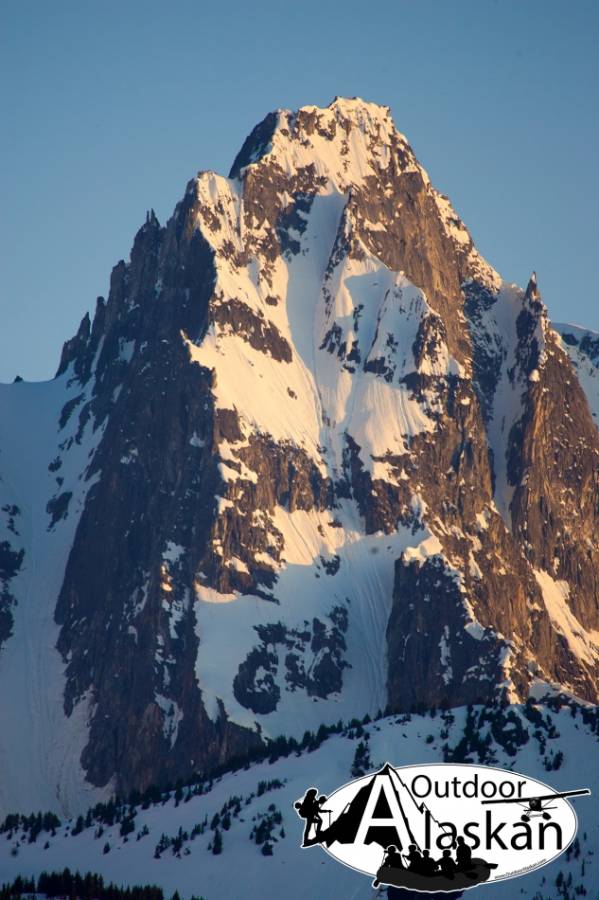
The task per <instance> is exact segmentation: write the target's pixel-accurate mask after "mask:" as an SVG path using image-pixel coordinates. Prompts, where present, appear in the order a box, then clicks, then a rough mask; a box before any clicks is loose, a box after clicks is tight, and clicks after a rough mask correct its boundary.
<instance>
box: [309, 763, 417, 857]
mask: <svg viewBox="0 0 599 900" xmlns="http://www.w3.org/2000/svg"><path fill="white" fill-rule="evenodd" d="M381 780H384V781H385V783H384V784H382V783H381ZM387 792H390V795H391V796H392V797H394V798H395V800H396V801H397V807H398V808H399V811H400V817H399V819H398V818H397V816H395V817H394V815H393V810H392V809H391V805H390V802H389V799H388V797H389V794H388V793H387ZM371 798H372V799H371ZM424 810H425V807H424V805H423V804H421V803H417V802H416V800H415V799H414V797H413V796H412V794H411V792H410V791H409V789H408V788H407V787H406V785H405V784H404V782H403V781H402V780H401V778H400V777H399V775H398V774H397V772H396V770H395V769H394V768H393V766H391V765H389V763H386V764H385V765H384V766H383V768H382V769H380V770H379V771H378V772H375V774H374V775H372V776H371V777H370V778H369V779H368V781H367V782H366V783H365V784H364V785H363V786H362V787H361V788H360V789H359V790H358V792H357V794H356V795H355V797H354V798H353V800H351V802H350V803H348V804H347V806H346V808H345V809H344V810H343V811H342V812H341V814H340V815H339V816H338V817H337V818H336V819H335V821H334V822H333V823H332V824H331V825H330V826H329V827H328V828H326V829H323V830H322V831H321V832H320V834H319V835H318V838H319V842H320V843H322V844H325V845H326V846H327V847H330V846H331V844H333V843H334V842H335V841H337V842H338V843H340V844H353V843H355V842H356V839H357V837H358V834H359V831H360V826H361V825H362V821H363V819H364V815H365V813H366V812H367V811H369V812H370V815H371V816H372V817H373V818H374V819H389V820H391V819H393V820H394V822H393V824H392V825H376V824H373V825H372V826H371V827H370V828H368V830H367V832H366V834H365V837H364V843H365V844H372V843H377V844H380V846H381V847H382V848H385V847H388V846H389V845H391V844H393V845H395V846H397V847H400V849H401V848H407V847H409V846H410V845H411V844H416V845H417V846H421V845H422V843H423V842H424V827H425V823H424Z"/></svg>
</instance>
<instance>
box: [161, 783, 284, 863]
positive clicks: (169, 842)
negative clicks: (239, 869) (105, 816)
mask: <svg viewBox="0 0 599 900" xmlns="http://www.w3.org/2000/svg"><path fill="white" fill-rule="evenodd" d="M283 786H284V782H283V781H281V780H280V779H279V778H272V779H270V780H263V781H259V782H258V787H257V788H256V790H255V791H252V792H251V793H250V794H248V795H247V796H246V797H241V796H238V795H237V794H234V795H233V796H232V797H229V798H228V799H227V800H225V802H224V803H223V805H222V807H221V809H220V810H219V811H218V812H215V813H214V815H213V816H212V819H211V821H210V823H208V818H207V817H204V820H203V821H202V822H198V823H197V824H196V825H194V827H193V828H192V829H191V831H186V830H184V829H183V828H179V830H178V831H177V833H176V834H174V835H167V834H162V835H161V837H160V840H159V841H158V843H157V844H156V848H155V850H154V859H160V857H161V856H162V854H163V853H164V852H165V851H166V850H170V851H171V853H172V854H173V856H177V857H179V858H180V857H181V854H182V853H183V854H188V853H189V852H190V851H189V848H188V847H186V846H185V845H186V844H187V843H188V842H189V841H193V840H195V838H196V837H198V836H199V835H201V834H204V833H205V832H206V831H207V830H208V829H209V830H210V831H212V833H213V834H212V837H211V839H210V842H209V843H208V850H210V851H211V852H212V853H213V854H214V855H215V856H218V855H219V854H220V853H222V852H223V832H227V831H229V829H230V827H231V824H232V821H233V819H236V818H238V817H239V815H240V814H241V812H242V810H243V808H244V807H247V806H249V805H250V803H251V802H252V800H254V799H255V798H256V797H262V796H263V795H264V794H266V793H268V792H269V791H275V790H279V789H280V788H282V787H283ZM269 809H270V807H269ZM261 843H263V842H261Z"/></svg>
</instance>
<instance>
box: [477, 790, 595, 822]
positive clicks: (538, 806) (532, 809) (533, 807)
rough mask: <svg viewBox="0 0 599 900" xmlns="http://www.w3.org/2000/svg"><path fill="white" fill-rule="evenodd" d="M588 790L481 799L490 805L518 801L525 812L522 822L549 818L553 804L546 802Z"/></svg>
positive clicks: (583, 793) (578, 794)
mask: <svg viewBox="0 0 599 900" xmlns="http://www.w3.org/2000/svg"><path fill="white" fill-rule="evenodd" d="M590 793H591V792H590V790H589V789H588V788H581V789H580V790H577V791H562V793H560V794H541V795H540V796H539V797H512V798H510V799H509V800H483V801H482V804H483V806H485V805H490V804H492V803H519V804H520V806H522V807H523V808H524V809H525V812H524V813H523V814H522V815H521V816H520V818H521V819H522V821H523V822H530V820H531V818H534V817H535V816H537V817H538V816H540V817H542V818H543V819H550V818H551V813H550V812H548V810H550V809H555V808H556V807H555V806H547V805H546V804H547V803H550V802H551V801H552V800H558V799H560V798H561V797H581V796H583V795H584V796H588V795H590Z"/></svg>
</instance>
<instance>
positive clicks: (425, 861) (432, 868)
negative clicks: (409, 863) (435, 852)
mask: <svg viewBox="0 0 599 900" xmlns="http://www.w3.org/2000/svg"><path fill="white" fill-rule="evenodd" d="M438 868H439V864H438V863H437V862H436V861H435V860H434V859H433V858H432V857H431V851H430V850H423V851H422V862H421V863H420V871H421V872H422V874H423V875H434V874H435V872H436V871H437V869H438Z"/></svg>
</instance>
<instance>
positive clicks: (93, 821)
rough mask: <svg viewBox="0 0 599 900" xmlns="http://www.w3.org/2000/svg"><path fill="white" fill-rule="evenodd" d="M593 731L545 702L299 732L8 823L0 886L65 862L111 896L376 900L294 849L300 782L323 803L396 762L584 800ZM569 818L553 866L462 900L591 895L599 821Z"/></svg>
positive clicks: (590, 723)
mask: <svg viewBox="0 0 599 900" xmlns="http://www.w3.org/2000/svg"><path fill="white" fill-rule="evenodd" d="M598 722H599V720H598V718H597V713H596V710H594V709H590V708H588V707H580V706H578V707H577V706H575V705H568V704H567V705H564V706H560V704H559V703H558V704H556V705H553V704H552V705H551V706H550V707H546V706H543V705H539V704H527V705H526V706H518V705H516V706H513V707H508V708H507V709H501V707H497V706H496V707H490V706H487V707H470V708H469V709H466V708H464V707H462V708H459V709H455V710H447V711H445V712H438V713H436V714H433V715H411V716H410V715H409V714H408V715H401V716H392V717H388V718H386V719H381V720H379V721H375V722H373V723H371V724H367V725H365V726H362V725H361V724H359V723H355V724H354V725H353V726H351V727H349V728H345V729H343V730H342V731H341V732H340V733H338V734H332V735H330V736H329V737H324V739H321V740H318V739H315V738H314V736H312V738H311V740H310V741H308V742H306V743H305V744H304V747H303V749H299V750H295V749H294V750H291V751H290V749H289V748H286V749H283V748H279V750H278V752H276V753H274V754H273V756H272V758H271V759H270V760H265V761H264V762H260V763H255V764H254V765H252V766H249V767H245V768H243V767H241V768H240V769H239V770H238V771H236V772H232V773H227V774H225V775H223V776H221V777H217V778H215V779H206V780H205V781H204V782H199V783H195V784H191V785H189V786H185V787H183V788H179V790H177V791H176V792H174V791H173V792H171V793H170V794H166V793H165V794H164V795H163V796H162V797H159V796H154V799H153V801H149V800H148V799H147V798H146V799H145V800H143V801H141V800H140V799H139V798H138V799H137V801H135V802H133V803H130V804H129V803H127V804H123V805H116V806H114V805H108V806H106V807H104V808H98V809H94V810H93V811H91V812H90V813H89V814H88V815H84V816H82V817H81V818H80V819H79V820H76V819H71V820H70V821H64V820H63V821H61V822H57V821H56V820H47V821H46V822H44V821H43V819H42V817H40V818H39V819H38V818H37V817H35V816H33V817H26V818H24V819H17V818H15V817H13V818H12V819H11V820H10V821H9V822H8V823H5V825H4V826H3V827H2V830H1V831H0V882H2V881H4V882H8V881H12V880H13V879H14V878H15V877H16V876H17V875H19V874H20V875H22V876H25V877H27V878H30V877H37V876H39V875H40V873H42V872H44V871H46V872H52V871H54V872H62V870H63V869H64V868H65V867H66V866H68V867H69V868H70V869H71V870H79V871H80V872H81V873H84V872H87V871H91V872H98V873H101V874H102V875H103V877H104V879H105V881H106V882H109V881H110V882H114V883H116V884H118V885H122V886H126V885H135V884H157V885H160V886H161V887H162V888H163V889H164V892H165V896H167V897H168V896H171V895H172V894H173V892H174V891H178V892H179V894H180V896H182V897H184V898H189V897H192V896H196V897H202V898H204V900H225V898H229V897H240V896H244V897H250V898H253V897H260V898H263V900H280V898H281V897H285V898H289V900H313V898H315V897H349V898H352V900H374V898H380V900H383V898H386V897H387V889H386V888H384V887H382V888H380V889H379V890H373V888H372V879H371V878H368V877H367V876H365V875H363V874H359V873H358V872H355V871H353V870H351V869H348V868H345V867H344V866H342V865H341V864H340V863H339V862H337V861H336V860H334V859H332V858H331V857H330V856H328V855H327V854H326V852H325V851H324V849H321V848H320V847H312V848H310V849H308V850H301V849H300V844H301V840H302V830H303V822H301V821H300V819H299V818H298V816H297V815H296V813H295V810H294V808H293V803H294V801H295V800H297V799H298V798H299V797H302V796H303V794H304V792H305V791H306V789H307V787H309V786H310V785H312V784H314V785H317V786H318V789H319V790H320V791H323V792H324V793H325V794H330V792H331V791H333V790H334V789H336V788H337V787H339V786H340V785H342V784H343V783H345V782H346V781H348V780H349V779H350V778H352V777H356V776H357V775H361V774H364V771H369V770H372V771H376V769H378V768H380V767H381V766H382V765H384V763H385V761H387V760H388V759H390V758H391V759H395V760H398V761H400V762H401V763H402V764H403V765H409V764H413V763H418V764H421V763H424V762H431V763H432V762H438V761H442V760H445V761H452V762H463V761H469V762H474V763H478V762H479V761H484V762H486V763H489V764H493V765H499V766H502V767H505V768H506V769H512V770H514V771H516V772H524V773H526V772H536V773H537V775H538V777H539V779H541V780H542V781H546V782H548V783H549V784H551V785H553V786H554V787H555V789H560V790H571V789H572V788H573V787H580V786H582V785H583V784H584V786H585V787H590V788H591V790H592V792H593V794H594V795H595V796H596V794H597V791H599V770H598V769H597V767H596V766H594V767H593V766H589V765H588V757H589V753H590V752H596V748H597V727H598ZM281 751H282V752H283V755H281V756H279V755H278V754H279V753H281ZM287 754H289V755H287ZM583 773H584V774H583ZM576 812H577V814H578V816H579V819H580V829H579V834H578V837H577V839H576V840H575V842H574V843H573V844H572V845H571V847H570V848H569V849H568V850H567V851H566V853H564V854H563V855H562V856H560V857H559V859H557V860H556V861H555V862H553V863H551V864H550V865H548V866H544V867H543V868H541V869H538V870H536V871H534V872H531V873H528V874H525V875H524V876H522V877H519V878H518V879H517V880H508V881H504V882H496V883H494V884H489V885H484V886H481V887H478V888H474V889H473V890H469V891H468V892H467V893H465V894H464V896H465V897H468V898H471V900H480V898H482V897H487V898H489V900H513V898H514V897H515V896H519V897H522V898H531V900H558V898H563V900H573V898H575V897H577V896H580V895H581V893H582V891H583V890H584V892H585V895H586V896H587V897H595V896H596V895H597V890H598V889H599V867H598V863H597V858H596V855H597V854H596V848H597V840H598V838H599V815H598V811H597V804H596V803H595V802H594V798H591V799H588V798H586V799H584V798H583V799H580V800H578V801H576ZM46 818H48V817H46ZM503 836H504V837H505V834H504V835H503ZM216 851H219V852H216ZM401 896H402V897H405V898H407V897H411V896H414V895H413V894H411V893H404V892H401ZM419 896H430V895H419ZM438 896H440V897H443V896H444V895H442V894H440V895H438ZM452 896H454V895H452Z"/></svg>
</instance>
